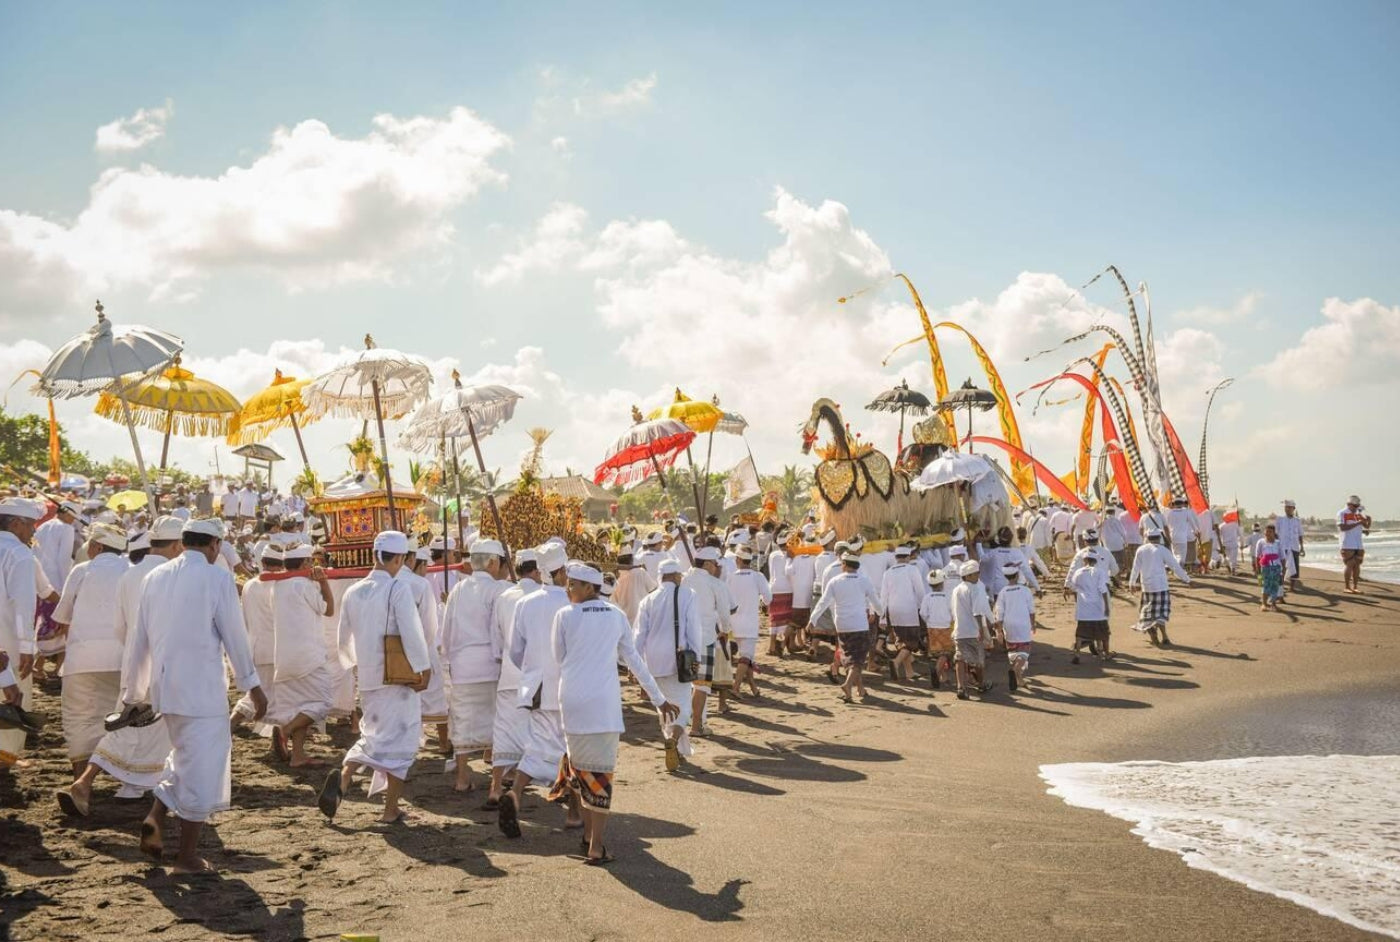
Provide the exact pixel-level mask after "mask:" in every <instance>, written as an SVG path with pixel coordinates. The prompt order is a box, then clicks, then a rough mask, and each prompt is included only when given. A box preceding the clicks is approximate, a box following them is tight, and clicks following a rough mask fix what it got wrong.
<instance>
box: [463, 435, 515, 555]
mask: <svg viewBox="0 0 1400 942" xmlns="http://www.w3.org/2000/svg"><path fill="white" fill-rule="evenodd" d="M466 411H467V431H468V432H469V433H470V434H471V437H472V451H474V452H476V466H477V468H479V469H480V470H481V479H482V481H483V482H485V484H486V506H487V508H488V509H489V510H490V511H491V520H492V522H494V523H495V524H496V535H497V536H499V537H500V538H501V548H502V549H504V550H505V551H506V567H507V568H508V569H510V571H511V574H512V575H514V573H515V566H514V565H512V563H511V556H510V544H509V543H507V542H506V527H505V524H503V523H501V511H500V509H499V508H498V507H497V506H496V495H495V494H494V493H493V491H494V490H495V488H494V487H493V486H492V484H493V482H492V481H491V479H490V478H489V477H487V474H486V459H485V458H483V457H481V442H480V441H479V440H478V439H477V437H476V422H474V421H472V411H471V410H470V409H468V410H466ZM461 506H462V501H461V499H460V498H459V499H458V501H457V507H458V509H459V510H460V508H461Z"/></svg>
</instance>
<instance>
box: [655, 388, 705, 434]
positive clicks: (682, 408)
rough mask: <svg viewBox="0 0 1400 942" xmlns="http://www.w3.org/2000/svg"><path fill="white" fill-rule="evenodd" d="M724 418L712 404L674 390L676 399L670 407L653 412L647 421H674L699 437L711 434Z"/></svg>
mask: <svg viewBox="0 0 1400 942" xmlns="http://www.w3.org/2000/svg"><path fill="white" fill-rule="evenodd" d="M722 418H724V412H723V411H721V410H720V408H719V407H718V406H716V405H714V404H713V403H709V402H704V401H702V400H699V399H691V398H690V397H689V396H687V395H686V394H685V393H683V392H681V391H680V389H677V390H676V398H675V399H674V400H673V401H672V402H671V404H670V405H668V406H666V407H664V408H661V409H656V410H654V411H653V412H652V413H651V414H650V415H648V416H647V419H648V421H650V420H652V419H675V420H677V421H679V422H684V423H685V424H686V425H687V426H689V427H690V428H692V429H694V430H695V432H696V433H697V434H699V435H704V434H705V433H706V432H713V431H714V430H715V426H716V425H719V422H720V419H722Z"/></svg>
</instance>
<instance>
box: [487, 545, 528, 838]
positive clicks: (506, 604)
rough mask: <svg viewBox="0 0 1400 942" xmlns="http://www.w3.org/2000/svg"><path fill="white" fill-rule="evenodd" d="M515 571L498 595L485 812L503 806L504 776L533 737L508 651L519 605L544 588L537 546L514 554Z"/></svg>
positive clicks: (517, 761)
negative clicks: (497, 670) (497, 666)
mask: <svg viewBox="0 0 1400 942" xmlns="http://www.w3.org/2000/svg"><path fill="white" fill-rule="evenodd" d="M515 574H516V576H517V577H518V579H519V581H518V582H516V583H515V584H514V585H510V586H507V588H506V590H505V591H504V592H502V593H501V594H500V595H498V596H497V597H496V609H495V614H494V621H495V630H496V648H497V650H499V651H500V652H501V676H500V678H499V679H498V680H497V681H496V719H495V721H494V723H493V724H492V726H491V789H490V791H489V793H488V794H487V796H486V803H485V804H483V805H482V806H481V807H482V809H483V810H485V811H496V810H498V809H499V808H500V805H501V791H502V788H503V782H504V779H505V775H506V773H507V772H509V771H510V770H511V769H514V768H515V767H516V766H517V765H518V764H519V763H520V759H521V757H522V756H523V755H524V754H525V744H526V743H527V742H528V741H529V738H530V711H529V710H526V709H524V708H522V707H521V706H520V703H519V700H520V668H518V667H516V666H515V662H513V661H512V660H511V659H510V656H509V652H510V646H511V631H512V629H513V628H514V627H515V609H516V607H517V606H518V605H519V604H520V602H521V601H522V600H523V599H525V598H526V597H527V596H529V595H532V594H534V593H535V592H538V591H540V589H541V584H540V580H541V576H540V567H539V554H538V552H537V551H536V550H535V549H534V548H529V549H523V550H520V551H518V552H517V553H516V554H515Z"/></svg>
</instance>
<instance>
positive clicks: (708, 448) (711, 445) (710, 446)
mask: <svg viewBox="0 0 1400 942" xmlns="http://www.w3.org/2000/svg"><path fill="white" fill-rule="evenodd" d="M714 451H715V430H714V429H710V440H709V442H708V443H706V445H705V490H704V491H702V492H701V494H702V497H703V500H704V503H702V504H701V506H700V520H701V522H702V523H703V522H704V519H705V511H706V510H708V509H709V507H710V456H711V455H713V454H714Z"/></svg>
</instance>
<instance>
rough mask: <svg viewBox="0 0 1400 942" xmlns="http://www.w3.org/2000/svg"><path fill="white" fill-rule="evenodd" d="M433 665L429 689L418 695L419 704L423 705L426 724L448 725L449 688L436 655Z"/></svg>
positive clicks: (434, 655) (433, 657)
mask: <svg viewBox="0 0 1400 942" xmlns="http://www.w3.org/2000/svg"><path fill="white" fill-rule="evenodd" d="M431 660H432V662H433V665H432V671H433V676H432V677H429V678H428V689H427V690H424V691H423V692H422V693H420V694H419V695H418V700H419V703H420V704H421V705H422V710H423V722H424V723H446V722H447V721H448V716H447V686H446V684H445V682H444V680H443V676H442V674H443V671H442V665H441V664H440V663H439V662H438V658H437V655H436V654H433V656H432V658H431Z"/></svg>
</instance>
